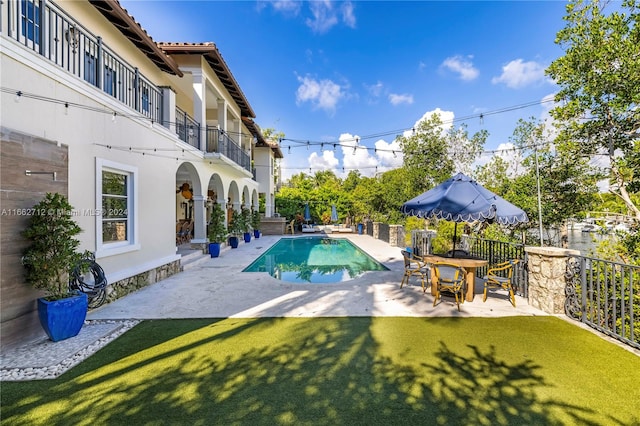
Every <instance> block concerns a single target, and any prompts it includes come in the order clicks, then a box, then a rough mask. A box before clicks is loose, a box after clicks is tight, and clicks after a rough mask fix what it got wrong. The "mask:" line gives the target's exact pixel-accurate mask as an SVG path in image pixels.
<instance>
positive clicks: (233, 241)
mask: <svg viewBox="0 0 640 426" xmlns="http://www.w3.org/2000/svg"><path fill="white" fill-rule="evenodd" d="M229 245H230V246H231V248H232V249H234V248H238V237H229Z"/></svg>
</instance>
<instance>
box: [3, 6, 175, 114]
mask: <svg viewBox="0 0 640 426" xmlns="http://www.w3.org/2000/svg"><path fill="white" fill-rule="evenodd" d="M42 5H44V6H42ZM1 21H2V23H1V25H2V28H1V31H2V33H4V34H5V35H7V36H8V37H11V38H13V39H15V40H17V41H18V42H20V43H21V44H23V45H24V46H25V47H26V48H28V49H31V50H33V51H34V52H36V53H38V54H39V55H41V56H42V57H44V58H46V59H47V60H49V61H50V62H51V63H53V64H55V65H57V66H58V67H60V68H62V69H64V70H66V71H68V72H70V73H71V74H73V75H75V76H76V77H78V78H80V79H82V80H84V81H85V82H87V83H89V84H91V85H93V86H95V87H97V88H98V89H100V90H102V91H103V92H105V93H106V94H108V95H110V96H113V97H114V98H115V99H117V100H118V101H120V102H122V103H123V104H125V105H127V106H128V107H130V108H132V109H134V110H136V111H137V112H139V113H140V114H142V115H143V116H145V117H147V118H149V119H150V120H151V121H155V122H161V121H162V91H161V90H160V89H159V88H158V87H157V86H155V85H154V84H153V83H151V82H150V81H149V80H148V79H147V78H146V77H145V76H143V75H142V74H141V73H140V71H139V70H138V68H136V67H133V66H131V65H130V64H128V63H127V62H126V61H124V60H123V59H122V58H121V57H120V56H118V54H117V53H115V51H114V50H113V49H111V48H109V46H107V45H106V44H105V43H104V42H103V41H102V38H101V37H99V36H96V35H94V34H92V33H91V32H90V31H89V30H87V29H86V28H85V27H83V26H82V25H81V24H80V23H79V22H77V21H75V20H73V19H72V18H71V17H69V16H68V15H67V14H66V13H65V12H64V11H63V10H62V9H60V8H59V7H58V6H57V5H56V4H54V3H52V2H46V3H41V2H39V1H37V0H21V1H9V2H8V4H7V16H6V20H5V19H4V17H3V19H2V20H1Z"/></svg>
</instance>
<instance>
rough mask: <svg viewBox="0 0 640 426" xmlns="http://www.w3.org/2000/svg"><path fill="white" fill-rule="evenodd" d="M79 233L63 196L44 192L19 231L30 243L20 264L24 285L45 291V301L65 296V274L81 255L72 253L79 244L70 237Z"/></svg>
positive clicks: (66, 282) (66, 295)
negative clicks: (24, 278)
mask: <svg viewBox="0 0 640 426" xmlns="http://www.w3.org/2000/svg"><path fill="white" fill-rule="evenodd" d="M81 232H82V229H81V228H80V226H78V224H77V223H76V222H75V221H74V220H73V207H72V206H71V204H69V202H68V201H67V198H66V197H65V196H64V195H62V194H59V193H47V194H46V195H45V197H44V199H43V200H42V201H40V202H39V203H38V204H36V205H35V206H34V207H33V215H32V216H31V219H30V222H29V225H28V226H27V228H26V229H25V230H24V231H23V232H22V235H23V236H24V237H25V238H27V239H28V240H30V241H31V245H30V246H29V247H28V248H27V249H26V250H25V251H24V256H23V257H22V263H23V265H24V266H25V269H26V272H27V274H26V278H27V282H28V283H29V284H31V285H32V286H33V287H34V288H37V289H42V290H45V292H46V296H45V298H46V299H47V300H49V301H53V300H58V299H64V298H65V297H68V296H69V293H70V290H69V272H70V271H71V269H72V268H73V267H74V266H75V265H76V264H77V263H78V262H79V260H80V259H81V256H82V254H81V253H78V252H77V251H76V249H77V248H78V246H79V245H80V241H78V240H77V239H76V238H74V237H75V236H76V235H78V234H80V233H81Z"/></svg>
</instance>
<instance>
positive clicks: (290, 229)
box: [285, 219, 296, 235]
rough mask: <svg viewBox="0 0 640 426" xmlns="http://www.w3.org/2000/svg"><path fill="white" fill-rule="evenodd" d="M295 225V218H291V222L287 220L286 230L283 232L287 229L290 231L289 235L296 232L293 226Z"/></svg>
mask: <svg viewBox="0 0 640 426" xmlns="http://www.w3.org/2000/svg"><path fill="white" fill-rule="evenodd" d="M295 226H296V220H295V219H293V220H292V221H291V222H289V224H288V225H287V229H286V231H285V234H286V233H287V232H289V231H291V235H293V234H295V233H296V228H295Z"/></svg>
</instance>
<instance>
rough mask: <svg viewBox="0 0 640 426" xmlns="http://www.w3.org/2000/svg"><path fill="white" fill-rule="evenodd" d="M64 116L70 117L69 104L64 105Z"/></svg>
mask: <svg viewBox="0 0 640 426" xmlns="http://www.w3.org/2000/svg"><path fill="white" fill-rule="evenodd" d="M64 115H69V103H68V102H65V103H64Z"/></svg>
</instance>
